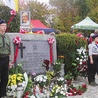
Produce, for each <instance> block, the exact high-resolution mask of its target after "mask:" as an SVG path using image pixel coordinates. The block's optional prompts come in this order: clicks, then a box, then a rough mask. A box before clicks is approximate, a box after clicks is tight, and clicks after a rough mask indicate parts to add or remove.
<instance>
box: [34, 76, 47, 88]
mask: <svg viewBox="0 0 98 98" xmlns="http://www.w3.org/2000/svg"><path fill="white" fill-rule="evenodd" d="M34 83H35V84H36V85H39V86H40V87H44V86H47V85H48V79H47V76H45V75H38V76H36V77H35V78H34Z"/></svg>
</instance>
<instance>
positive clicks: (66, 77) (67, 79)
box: [65, 71, 73, 86]
mask: <svg viewBox="0 0 98 98" xmlns="http://www.w3.org/2000/svg"><path fill="white" fill-rule="evenodd" d="M65 79H66V81H67V86H69V85H71V82H72V79H73V75H72V73H71V72H70V71H68V73H67V74H66V75H65Z"/></svg>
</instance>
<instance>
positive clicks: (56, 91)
mask: <svg viewBox="0 0 98 98" xmlns="http://www.w3.org/2000/svg"><path fill="white" fill-rule="evenodd" d="M56 96H57V97H58V98H62V97H64V98H66V92H65V90H64V88H63V87H60V86H57V85H56V86H54V87H53V89H52V90H51V92H50V98H55V97H56Z"/></svg>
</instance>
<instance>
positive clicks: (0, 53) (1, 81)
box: [0, 20, 12, 98]
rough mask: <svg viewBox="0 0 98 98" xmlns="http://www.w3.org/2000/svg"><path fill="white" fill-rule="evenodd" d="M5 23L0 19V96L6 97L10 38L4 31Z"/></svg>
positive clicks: (1, 97) (9, 64)
mask: <svg viewBox="0 0 98 98" xmlns="http://www.w3.org/2000/svg"><path fill="white" fill-rule="evenodd" d="M6 29H7V24H6V22H5V20H0V98H7V97H6V87H7V83H8V71H9V67H11V66H12V64H11V63H10V54H11V47H10V39H9V36H8V35H7V34H5V31H6Z"/></svg>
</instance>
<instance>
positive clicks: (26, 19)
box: [22, 12, 29, 23]
mask: <svg viewBox="0 0 98 98" xmlns="http://www.w3.org/2000/svg"><path fill="white" fill-rule="evenodd" d="M28 20H29V15H28V13H27V12H24V13H23V14H22V21H23V23H26V22H27V21H28Z"/></svg>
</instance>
